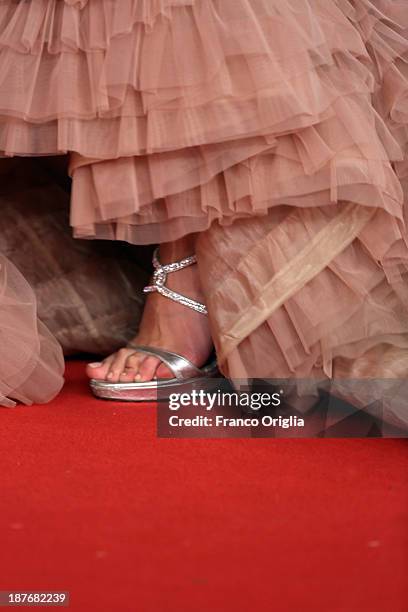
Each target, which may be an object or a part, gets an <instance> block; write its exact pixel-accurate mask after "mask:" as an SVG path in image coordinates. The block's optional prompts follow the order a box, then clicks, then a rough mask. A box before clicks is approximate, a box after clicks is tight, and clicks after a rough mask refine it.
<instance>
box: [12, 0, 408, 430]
mask: <svg viewBox="0 0 408 612" xmlns="http://www.w3.org/2000/svg"><path fill="white" fill-rule="evenodd" d="M407 144H408V5H407V3H406V1H405V0H304V1H302V2H299V0H286V1H285V2H282V1H281V0H121V2H120V3H119V2H116V1H115V0H88V1H87V0H82V1H75V0H65V1H60V0H35V1H34V0H32V1H31V2H30V1H26V2H17V1H14V0H8V1H5V0H2V1H1V0H0V151H2V154H3V155H49V154H58V153H65V152H69V153H70V154H71V161H70V173H71V175H72V178H73V192H72V202H71V223H72V226H73V228H74V234H75V236H77V237H80V238H105V239H117V240H126V241H128V242H132V243H138V244H146V243H159V242H163V241H169V240H174V239H177V238H180V237H182V236H183V235H185V234H187V233H191V232H201V235H200V238H199V242H198V255H199V268H200V274H201V278H202V282H203V285H204V287H205V292H206V299H207V304H208V308H209V313H210V321H211V326H212V332H213V336H214V341H215V344H216V349H217V355H218V359H219V363H220V366H221V369H222V371H223V372H224V373H225V374H226V375H227V376H229V377H231V378H242V377H248V376H250V377H269V378H287V377H289V378H294V379H297V378H299V379H300V378H308V377H326V378H333V377H350V378H355V377H357V378H358V377H379V378H381V377H382V378H395V377H396V378H408V359H407V356H408V352H407V351H408V316H407V315H408V285H407V280H408V279H407V274H408V268H407V265H408V245H407V226H406V220H407V208H406V206H407V200H406V195H407V181H408V159H407V153H406V151H407ZM404 190H405V199H404ZM0 378H1V376H0ZM394 412H395V411H394ZM397 412H398V411H397ZM392 418H393V419H394V421H395V422H403V421H407V420H408V416H407V415H406V414H403V411H402V408H401V413H400V412H398V414H396V413H395V414H394V415H393V416H392Z"/></svg>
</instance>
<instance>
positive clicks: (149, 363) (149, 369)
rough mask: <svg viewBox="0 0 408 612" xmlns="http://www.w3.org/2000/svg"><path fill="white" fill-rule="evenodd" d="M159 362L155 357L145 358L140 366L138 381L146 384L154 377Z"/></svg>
mask: <svg viewBox="0 0 408 612" xmlns="http://www.w3.org/2000/svg"><path fill="white" fill-rule="evenodd" d="M160 363H161V362H160V360H159V359H157V357H146V358H145V359H143V361H142V362H141V364H140V367H139V377H140V378H139V377H137V379H138V380H140V381H141V382H147V381H149V380H152V379H153V378H154V377H155V376H156V371H157V368H158V366H159V365H160Z"/></svg>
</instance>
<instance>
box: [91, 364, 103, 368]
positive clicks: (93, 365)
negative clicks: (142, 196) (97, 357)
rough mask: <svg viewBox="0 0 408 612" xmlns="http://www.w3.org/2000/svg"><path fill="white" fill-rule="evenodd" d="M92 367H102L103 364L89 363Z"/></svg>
mask: <svg viewBox="0 0 408 612" xmlns="http://www.w3.org/2000/svg"><path fill="white" fill-rule="evenodd" d="M88 365H89V367H90V368H100V367H101V366H102V365H103V364H102V363H88Z"/></svg>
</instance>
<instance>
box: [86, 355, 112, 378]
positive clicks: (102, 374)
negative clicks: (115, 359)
mask: <svg viewBox="0 0 408 612" xmlns="http://www.w3.org/2000/svg"><path fill="white" fill-rule="evenodd" d="M111 361H112V355H111V356H110V357H107V358H106V359H104V360H103V361H101V362H94V363H88V365H87V366H86V374H87V376H88V377H89V378H94V379H96V380H105V378H106V375H107V373H108V371H109V367H110V364H111Z"/></svg>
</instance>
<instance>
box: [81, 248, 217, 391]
mask: <svg viewBox="0 0 408 612" xmlns="http://www.w3.org/2000/svg"><path fill="white" fill-rule="evenodd" d="M195 263H197V258H196V256H195V255H191V256H190V257H186V258H185V259H182V260H181V261H178V262H175V263H171V264H166V265H162V264H161V263H160V261H159V258H158V249H156V250H155V252H154V255H153V266H154V269H155V271H154V274H153V284H152V285H149V286H148V287H145V288H144V292H145V293H151V292H153V291H157V292H158V293H160V294H161V295H163V296H164V297H167V298H169V299H171V300H173V301H174V302H178V303H179V304H183V305H184V306H187V307H188V308H191V309H193V310H195V311H196V312H200V313H201V314H203V315H207V309H206V307H205V305H204V304H201V303H200V302H196V301H195V300H192V299H191V298H188V297H186V296H184V295H181V294H180V293H176V292H175V291H172V290H171V289H169V288H168V287H166V280H167V275H168V274H170V273H171V272H177V271H178V270H182V269H183V268H186V267H187V266H192V265H194V264H195ZM128 347H129V348H131V349H134V350H135V352H138V353H144V354H146V355H150V356H153V357H158V358H159V359H160V361H162V363H164V364H165V365H166V366H167V367H168V368H169V370H170V371H171V372H172V373H173V375H174V378H161V379H154V380H151V381H148V382H127V383H123V382H118V383H111V382H107V381H105V380H97V379H91V381H90V386H91V389H92V391H93V393H94V395H96V397H99V398H102V399H109V400H119V401H124V402H150V401H157V400H166V399H168V398H169V396H170V395H171V394H172V393H184V392H187V393H188V392H191V391H192V390H194V389H196V390H200V389H202V388H203V387H207V386H209V383H211V380H212V381H213V383H214V382H215V381H214V379H215V378H217V377H221V374H220V373H219V370H218V368H217V362H216V360H213V361H211V362H210V363H209V364H207V365H206V366H204V367H203V368H197V367H196V366H195V365H194V364H193V363H191V361H189V360H188V359H186V358H185V357H183V356H182V355H178V354H177V353H173V352H171V351H167V350H164V349H161V348H157V347H153V346H139V345H135V344H128Z"/></svg>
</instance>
